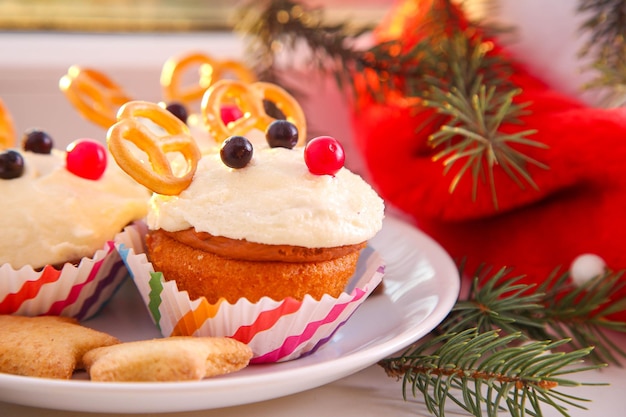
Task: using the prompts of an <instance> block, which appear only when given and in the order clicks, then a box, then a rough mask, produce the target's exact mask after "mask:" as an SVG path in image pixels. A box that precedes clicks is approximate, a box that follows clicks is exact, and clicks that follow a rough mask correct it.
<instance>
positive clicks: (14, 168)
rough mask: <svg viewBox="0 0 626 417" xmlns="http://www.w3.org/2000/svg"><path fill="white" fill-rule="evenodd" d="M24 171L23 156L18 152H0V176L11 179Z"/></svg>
mask: <svg viewBox="0 0 626 417" xmlns="http://www.w3.org/2000/svg"><path fill="white" fill-rule="evenodd" d="M23 173H24V158H22V155H20V153H19V152H15V151H11V150H9V151H6V152H3V153H0V178H2V179H3V180H11V179H14V178H19V177H21V176H22V174H23Z"/></svg>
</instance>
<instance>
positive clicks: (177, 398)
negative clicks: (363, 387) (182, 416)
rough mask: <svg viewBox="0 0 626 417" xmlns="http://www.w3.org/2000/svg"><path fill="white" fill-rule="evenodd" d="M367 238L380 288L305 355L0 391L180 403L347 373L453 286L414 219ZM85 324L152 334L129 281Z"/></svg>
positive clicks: (114, 408) (104, 408)
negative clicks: (194, 376)
mask: <svg viewBox="0 0 626 417" xmlns="http://www.w3.org/2000/svg"><path fill="white" fill-rule="evenodd" d="M370 243H371V246H372V247H373V248H374V249H375V250H376V251H378V252H379V253H380V254H381V256H382V257H383V258H384V259H385V261H386V263H387V268H386V272H385V277H384V293H382V294H376V295H373V296H371V297H370V298H369V299H368V300H366V302H365V303H364V304H363V305H362V306H361V307H360V308H359V309H358V310H357V311H356V313H355V314H354V315H353V316H352V318H351V319H350V320H349V321H348V322H347V323H346V324H345V325H344V326H343V327H342V328H341V329H339V331H338V332H337V333H336V334H335V336H334V337H333V339H332V340H331V341H329V342H328V343H327V344H326V345H325V346H324V347H322V348H321V349H320V350H319V351H317V352H316V353H315V354H313V355H311V356H308V357H305V358H302V359H297V360H294V361H291V362H284V363H278V364H268V365H253V366H249V367H247V368H246V369H244V370H242V371H240V372H237V373H233V374H230V375H226V376H222V377H217V378H212V379H205V380H202V381H195V382H177V383H96V382H90V381H88V380H86V379H87V377H86V375H84V373H83V374H78V375H77V376H76V378H75V379H72V380H70V381H65V380H63V381H59V380H49V379H43V378H30V377H22V376H15V375H7V374H0V401H6V402H11V403H17V404H23V405H29V406H33V407H42V408H51V409H60V410H74V411H86V412H115V413H151V412H178V411H190V410H202V409H211V408H220V407H228V406H233V405H241V404H246V403H251V402H257V401H263V400H268V399H272V398H278V397H282V396H285V395H289V394H293V393H296V392H301V391H305V390H307V389H311V388H315V387H318V386H321V385H324V384H326V383H329V382H332V381H335V380H337V379H340V378H343V377H345V376H348V375H351V374H353V373H355V372H358V371H360V370H362V369H364V368H366V367H368V366H370V365H373V364H375V363H376V362H378V361H379V360H380V359H383V358H384V357H386V356H389V355H391V354H393V353H395V352H397V351H399V350H401V349H403V348H405V347H406V346H408V345H409V344H411V343H412V342H414V341H416V340H418V339H420V338H421V337H423V336H424V335H426V334H428V333H429V332H430V331H431V330H432V329H433V328H434V327H435V326H437V324H439V322H441V320H443V319H444V318H445V316H446V315H447V314H448V312H449V311H450V309H451V308H452V306H453V305H454V303H455V301H456V298H457V295H458V292H459V275H458V271H457V268H456V266H455V265H454V263H453V262H452V260H451V259H450V257H449V256H448V255H447V253H446V252H445V251H444V250H443V249H442V248H441V247H440V246H439V245H437V244H436V243H435V242H434V241H432V240H431V239H430V238H429V237H427V236H425V235H424V234H423V233H421V232H420V231H418V230H416V229H415V228H413V227H412V226H410V225H408V224H406V223H404V222H402V221H400V220H397V219H395V218H387V219H385V222H384V226H383V229H382V230H381V232H380V233H379V234H378V235H377V236H376V237H375V238H374V239H373V240H372V241H371V242H370ZM85 325H87V326H90V327H93V328H96V329H99V330H102V331H106V332H108V333H111V334H113V335H115V336H117V337H119V338H120V339H121V340H124V341H132V340H139V339H147V338H153V337H159V333H158V332H157V330H156V328H155V327H154V325H153V324H152V322H151V321H150V318H149V316H148V314H147V312H146V311H145V308H144V306H143V304H142V302H141V300H140V299H139V296H138V294H137V292H136V289H135V288H134V286H133V284H132V282H130V281H129V282H127V283H126V284H124V286H123V287H122V289H121V290H120V291H119V292H118V293H117V294H116V295H115V297H114V298H113V299H112V300H111V301H110V302H109V304H108V306H106V307H105V309H104V310H103V311H102V312H101V313H100V314H99V315H98V316H97V317H96V318H95V319H92V320H89V321H88V322H85Z"/></svg>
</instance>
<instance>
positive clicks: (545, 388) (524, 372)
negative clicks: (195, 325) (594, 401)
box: [379, 329, 601, 417]
mask: <svg viewBox="0 0 626 417" xmlns="http://www.w3.org/2000/svg"><path fill="white" fill-rule="evenodd" d="M520 340H522V336H521V334H519V333H515V334H509V335H504V336H501V335H499V334H498V332H497V331H495V330H492V331H489V332H485V333H479V332H477V331H476V329H467V330H465V331H462V332H459V333H446V334H444V335H440V336H437V337H434V338H432V339H430V340H429V341H426V342H424V343H420V344H417V345H415V346H412V347H411V348H409V349H408V350H407V351H406V352H404V353H403V354H402V355H401V356H399V357H396V358H388V359H385V360H383V361H381V362H380V363H379V364H380V365H381V366H382V367H383V368H384V369H385V371H386V372H387V374H388V375H389V376H393V377H397V378H402V379H403V392H404V396H405V398H406V397H407V396H408V394H411V395H413V396H416V395H417V394H421V395H423V397H424V401H425V405H426V407H427V408H428V411H429V412H431V413H432V414H433V415H435V416H445V406H446V403H447V401H448V400H451V401H452V402H454V403H455V404H456V405H458V406H460V407H461V408H462V409H463V410H465V411H467V412H468V413H470V414H471V415H474V416H479V415H483V412H486V414H487V416H489V417H496V416H497V415H498V412H500V411H503V410H508V411H509V413H510V414H511V415H512V416H523V415H526V414H529V415H534V416H537V415H542V414H541V406H542V405H549V406H551V407H553V408H555V409H556V410H557V411H558V412H559V413H560V414H562V415H564V416H567V415H568V414H567V407H568V406H571V407H577V408H584V406H582V405H581V404H580V403H581V402H584V401H587V400H585V399H583V398H579V397H573V396H570V395H568V394H565V393H563V392H561V391H559V390H558V388H560V387H577V386H581V385H586V384H581V383H578V382H575V381H573V380H571V379H567V378H565V376H566V375H568V374H572V373H575V372H583V371H587V370H591V369H598V368H599V367H601V365H591V366H585V365H584V364H582V361H583V359H584V357H585V356H587V355H588V354H589V352H590V351H591V349H592V348H587V349H580V350H576V351H571V352H554V351H553V350H555V349H558V348H559V347H560V346H562V345H563V344H565V343H567V340H563V341H557V342H548V341H542V342H531V343H527V344H518V345H516V346H511V345H513V344H515V343H517V342H519V341H520ZM458 391H461V392H462V396H460V395H458ZM483 410H484V411H483Z"/></svg>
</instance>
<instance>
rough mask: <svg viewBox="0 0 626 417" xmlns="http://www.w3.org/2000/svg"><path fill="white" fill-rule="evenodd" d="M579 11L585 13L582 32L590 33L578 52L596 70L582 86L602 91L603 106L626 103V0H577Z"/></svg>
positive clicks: (616, 105) (618, 105)
mask: <svg viewBox="0 0 626 417" xmlns="http://www.w3.org/2000/svg"><path fill="white" fill-rule="evenodd" d="M578 13H580V14H582V15H586V16H587V18H586V19H585V21H584V22H583V24H582V25H581V32H583V33H586V34H588V35H589V37H588V39H587V41H586V42H585V44H584V45H583V47H582V48H581V49H580V51H579V55H580V56H581V57H589V58H590V59H591V64H590V65H589V66H588V67H587V68H584V69H585V70H594V71H595V72H596V73H597V75H596V76H595V77H594V78H593V79H592V80H591V81H590V82H588V83H587V84H585V85H584V86H583V88H584V89H587V90H591V89H593V90H599V91H601V92H602V94H603V98H602V100H601V102H600V104H601V105H603V106H605V107H620V106H624V105H626V0H579V2H578Z"/></svg>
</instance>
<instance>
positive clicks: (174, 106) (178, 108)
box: [165, 102, 189, 123]
mask: <svg viewBox="0 0 626 417" xmlns="http://www.w3.org/2000/svg"><path fill="white" fill-rule="evenodd" d="M165 110H167V111H169V112H170V113H172V114H173V115H174V116H176V117H177V118H178V119H179V120H181V121H182V122H183V123H187V117H189V113H188V112H187V108H186V107H185V106H184V105H183V104H181V103H178V102H171V103H170V104H168V105H167V106H166V107H165Z"/></svg>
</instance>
